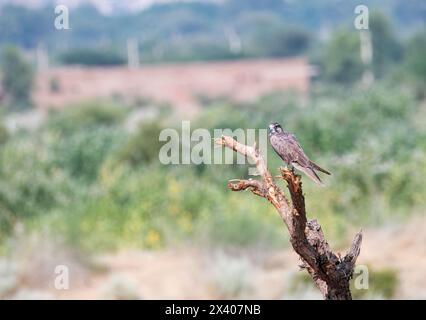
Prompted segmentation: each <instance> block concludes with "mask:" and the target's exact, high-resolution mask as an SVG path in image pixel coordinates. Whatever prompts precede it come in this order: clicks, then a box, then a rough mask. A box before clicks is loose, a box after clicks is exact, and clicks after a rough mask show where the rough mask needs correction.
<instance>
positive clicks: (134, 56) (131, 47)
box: [127, 38, 139, 69]
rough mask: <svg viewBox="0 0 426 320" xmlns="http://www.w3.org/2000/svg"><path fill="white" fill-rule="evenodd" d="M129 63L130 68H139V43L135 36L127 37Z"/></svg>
mask: <svg viewBox="0 0 426 320" xmlns="http://www.w3.org/2000/svg"><path fill="white" fill-rule="evenodd" d="M127 63H128V66H129V68H130V69H137V68H139V44H138V40H137V39H135V38H130V39H127Z"/></svg>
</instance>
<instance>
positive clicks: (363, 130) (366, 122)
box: [0, 80, 426, 251]
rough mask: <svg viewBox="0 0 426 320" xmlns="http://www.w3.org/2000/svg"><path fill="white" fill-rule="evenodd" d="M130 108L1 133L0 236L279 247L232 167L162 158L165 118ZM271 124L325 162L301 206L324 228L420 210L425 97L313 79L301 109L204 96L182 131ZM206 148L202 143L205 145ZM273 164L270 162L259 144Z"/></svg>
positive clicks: (103, 105)
mask: <svg viewBox="0 0 426 320" xmlns="http://www.w3.org/2000/svg"><path fill="white" fill-rule="evenodd" d="M129 114H131V108H130V107H127V106H122V105H120V104H118V105H116V104H114V103H113V102H105V101H97V102H96V101H95V102H90V103H84V104H81V105H74V106H70V107H69V108H66V109H65V110H64V111H61V112H54V113H52V114H51V115H50V116H49V119H48V121H47V122H45V124H44V125H43V126H42V127H41V128H39V129H37V130H36V131H25V130H24V131H18V132H16V133H14V134H8V137H7V139H5V141H4V142H3V145H2V148H1V149H0V217H1V228H2V232H1V235H2V236H1V239H2V240H3V241H4V240H5V239H7V237H8V235H11V234H12V232H13V228H14V226H15V225H16V224H17V223H18V222H21V223H24V225H26V226H27V227H28V228H31V229H34V230H37V229H43V230H45V229H46V228H47V229H48V230H51V232H53V233H55V234H60V235H62V236H63V237H64V238H65V239H66V240H67V241H69V243H70V244H72V245H74V246H78V247H80V248H82V249H85V250H88V251H93V250H95V251H96V250H109V249H114V248H120V247H123V246H135V247H145V248H158V247H161V246H164V245H170V244H177V243H184V242H186V241H190V242H193V241H196V242H197V243H204V244H206V245H209V244H211V245H220V246H221V245H223V246H237V247H244V246H253V245H258V246H265V247H266V246H267V247H271V246H272V247H273V246H282V245H285V244H286V243H287V241H286V239H285V237H286V234H285V232H283V229H282V228H283V226H282V223H281V221H280V219H279V217H278V216H277V215H276V213H275V212H274V210H273V208H272V207H271V206H269V205H268V204H267V203H266V202H264V201H262V199H259V198H257V197H253V196H252V195H251V194H250V193H232V192H229V191H228V190H227V188H226V181H227V180H228V179H232V178H242V177H246V176H247V167H246V166H241V165H204V166H196V165H170V166H165V165H162V164H161V163H160V162H159V160H158V150H159V148H160V147H161V144H160V143H159V140H158V136H159V132H160V130H161V129H162V128H164V127H166V126H167V127H170V126H172V127H176V128H178V129H179V127H180V122H179V121H178V120H177V119H173V117H170V115H169V116H168V115H165V114H162V115H161V117H159V118H157V119H154V120H153V119H150V120H144V121H142V122H141V123H140V125H139V127H138V128H137V129H136V130H134V131H129V130H128V129H126V125H125V123H126V117H127V116H128V115H129ZM272 120H274V121H279V122H280V123H282V124H283V126H284V127H285V128H286V129H288V130H289V131H291V132H294V133H295V134H296V135H297V137H298V139H299V141H300V142H301V144H302V146H303V147H304V149H305V150H306V152H307V153H308V156H310V157H311V158H312V159H314V160H315V161H316V162H318V163H320V164H321V165H323V166H324V167H326V168H327V169H329V170H330V171H331V172H332V173H333V175H332V176H331V177H327V178H325V181H326V183H327V184H328V186H327V188H323V189H318V188H317V187H316V186H315V185H313V184H312V183H310V181H309V180H307V179H304V180H303V181H304V188H305V192H306V197H307V209H308V214H309V216H310V217H316V218H318V219H319V221H320V222H321V224H322V225H323V229H324V231H325V233H326V234H327V236H328V237H330V238H331V239H333V240H336V241H338V240H342V239H344V238H345V231H346V230H348V229H350V228H353V227H354V226H363V227H365V226H367V225H376V224H380V223H383V222H384V221H389V220H392V219H403V218H405V217H407V216H409V215H410V214H414V213H416V212H422V210H423V208H424V207H425V205H426V200H425V198H424V194H425V192H426V186H425V184H424V181H423V177H424V176H425V175H426V144H425V141H426V129H425V127H424V126H422V125H419V124H420V123H425V121H426V112H425V111H424V104H422V102H421V101H420V100H418V98H417V96H416V95H415V93H414V92H412V91H411V90H407V89H406V88H401V89H397V88H396V87H395V84H394V83H392V81H390V80H389V81H385V80H383V81H381V82H377V83H376V85H375V86H374V87H372V88H368V89H362V88H358V89H353V90H352V91H349V90H341V89H339V87H333V86H330V85H326V86H323V85H320V84H318V85H316V86H315V87H314V88H313V90H312V96H311V98H310V102H309V103H308V105H306V106H303V107H302V106H300V105H299V103H298V100H297V99H296V98H294V97H293V96H292V95H291V94H285V93H276V94H271V95H268V96H265V97H262V98H260V99H259V100H258V101H256V102H253V103H239V104H236V103H230V102H226V101H224V100H219V101H211V102H210V104H209V105H206V106H205V108H203V110H202V112H201V113H200V115H199V116H198V118H196V119H194V120H193V121H192V122H191V128H192V129H195V128H199V127H202V128H207V129H214V128H230V129H236V128H256V129H265V128H266V127H267V124H268V123H269V122H270V121H272ZM212 148H213V146H212ZM268 162H269V166H270V168H271V170H272V171H275V170H276V168H278V166H280V165H281V162H280V160H279V159H278V157H276V156H275V154H274V153H273V152H272V150H271V149H268Z"/></svg>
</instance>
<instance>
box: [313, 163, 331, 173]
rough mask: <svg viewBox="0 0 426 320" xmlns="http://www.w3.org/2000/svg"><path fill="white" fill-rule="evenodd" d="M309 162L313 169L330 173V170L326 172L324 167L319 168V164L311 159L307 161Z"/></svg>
mask: <svg viewBox="0 0 426 320" xmlns="http://www.w3.org/2000/svg"><path fill="white" fill-rule="evenodd" d="M309 162H310V164H311V166H312V168H314V169H315V170H318V171H321V172H324V173H325V174H328V175H331V173H330V172H328V171H327V170H325V169H323V168H321V167H320V166H319V165H317V164H316V163H313V162H312V161H309Z"/></svg>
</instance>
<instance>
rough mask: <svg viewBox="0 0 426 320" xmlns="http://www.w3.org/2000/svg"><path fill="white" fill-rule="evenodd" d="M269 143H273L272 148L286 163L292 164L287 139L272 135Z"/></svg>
mask: <svg viewBox="0 0 426 320" xmlns="http://www.w3.org/2000/svg"><path fill="white" fill-rule="evenodd" d="M269 142H270V143H271V146H272V148H273V149H274V150H275V152H276V153H277V154H278V155H279V156H280V157H281V159H283V160H284V162H290V161H289V160H290V159H288V156H287V153H288V150H287V145H286V141H285V137H284V136H283V135H277V134H274V135H271V136H270V137H269Z"/></svg>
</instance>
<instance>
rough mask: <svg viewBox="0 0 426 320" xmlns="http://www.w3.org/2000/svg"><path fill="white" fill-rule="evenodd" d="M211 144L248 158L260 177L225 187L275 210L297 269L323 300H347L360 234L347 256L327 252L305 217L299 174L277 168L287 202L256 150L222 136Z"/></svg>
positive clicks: (316, 225)
mask: <svg viewBox="0 0 426 320" xmlns="http://www.w3.org/2000/svg"><path fill="white" fill-rule="evenodd" d="M215 143H216V144H218V145H221V146H224V147H226V148H230V149H232V150H234V151H235V152H238V153H240V154H242V155H245V156H247V157H249V158H251V159H252V160H253V161H254V163H255V164H256V168H257V171H258V172H259V175H260V176H261V178H262V181H258V180H252V179H249V180H230V181H229V182H228V188H229V189H231V190H232V191H241V190H250V191H251V192H253V193H254V194H256V195H258V196H260V197H263V198H265V199H267V200H268V201H269V202H270V203H271V204H272V205H273V206H274V207H275V209H276V210H277V211H278V213H279V215H280V216H281V218H282V219H283V221H284V223H285V224H286V226H287V228H288V231H289V233H290V243H291V245H292V246H293V249H294V251H296V253H297V254H298V255H299V257H300V259H301V260H302V265H301V267H302V268H304V269H306V270H307V271H308V272H309V274H310V275H311V276H312V279H313V281H314V283H315V284H316V286H317V287H318V288H319V290H320V291H321V293H322V294H323V296H324V298H325V299H331V300H348V299H351V298H352V296H351V292H350V290H349V280H350V279H351V278H352V274H353V270H354V267H355V263H356V259H357V258H358V255H359V253H360V249H361V242H362V234H361V232H359V233H358V234H357V235H356V236H355V238H354V240H353V242H352V246H351V248H350V249H349V250H348V252H347V254H346V255H345V256H344V257H343V258H340V256H336V255H335V254H334V253H333V252H332V251H331V249H330V246H329V245H328V243H327V241H326V240H325V237H324V234H323V232H322V230H321V226H320V225H319V223H318V222H317V221H316V220H311V221H308V220H307V218H306V209H305V197H304V195H303V190H302V182H301V177H300V175H296V174H294V173H293V172H291V171H290V170H288V169H285V168H280V173H281V177H282V178H283V179H284V180H285V181H286V182H287V188H288V190H289V193H290V199H291V202H290V201H289V200H288V199H287V197H286V195H285V194H284V192H283V191H282V190H281V189H280V188H279V187H278V186H277V184H276V183H275V181H274V179H273V177H272V175H271V173H270V172H269V170H268V168H267V165H266V162H265V160H264V159H263V157H262V155H261V154H260V153H259V151H258V150H257V149H256V146H253V147H250V146H247V145H244V144H241V143H239V142H237V141H236V140H234V139H233V138H232V137H227V136H222V137H221V138H218V139H216V140H215Z"/></svg>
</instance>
